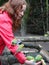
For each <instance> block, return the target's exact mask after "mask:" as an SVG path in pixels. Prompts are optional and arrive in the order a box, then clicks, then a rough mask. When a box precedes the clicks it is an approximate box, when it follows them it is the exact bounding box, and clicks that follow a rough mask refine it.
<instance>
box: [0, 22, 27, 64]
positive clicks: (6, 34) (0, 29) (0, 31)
mask: <svg viewBox="0 0 49 65" xmlns="http://www.w3.org/2000/svg"><path fill="white" fill-rule="evenodd" d="M0 36H1V37H2V39H3V41H4V43H5V45H6V46H7V47H8V49H9V50H10V51H11V52H12V53H13V55H14V56H15V57H16V58H17V59H18V61H19V62H20V63H21V64H23V63H24V62H25V60H26V57H25V55H24V54H23V53H22V52H18V53H17V52H16V50H17V49H18V46H17V45H14V46H13V45H12V42H11V41H12V40H13V39H14V35H13V33H12V27H11V26H10V25H9V24H7V23H4V24H2V25H1V24H0Z"/></svg>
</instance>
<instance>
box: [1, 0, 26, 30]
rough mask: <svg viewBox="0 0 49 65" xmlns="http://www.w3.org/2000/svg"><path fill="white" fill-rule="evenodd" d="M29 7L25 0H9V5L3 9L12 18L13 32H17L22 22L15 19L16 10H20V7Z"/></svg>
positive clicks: (6, 4) (5, 5)
mask: <svg viewBox="0 0 49 65" xmlns="http://www.w3.org/2000/svg"><path fill="white" fill-rule="evenodd" d="M22 5H27V3H26V1H25V0H9V1H8V2H7V3H5V4H4V5H3V6H2V7H1V8H2V9H3V10H6V11H7V12H8V13H9V14H10V15H11V17H12V20H13V30H16V29H17V28H18V27H19V26H20V23H21V22H20V21H21V19H20V20H18V19H17V18H16V19H15V14H16V13H15V12H14V11H15V8H16V9H18V7H19V6H22Z"/></svg>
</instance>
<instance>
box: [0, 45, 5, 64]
mask: <svg viewBox="0 0 49 65" xmlns="http://www.w3.org/2000/svg"><path fill="white" fill-rule="evenodd" d="M4 48H5V44H1V45H0V65H2V63H1V59H2V52H3V50H4Z"/></svg>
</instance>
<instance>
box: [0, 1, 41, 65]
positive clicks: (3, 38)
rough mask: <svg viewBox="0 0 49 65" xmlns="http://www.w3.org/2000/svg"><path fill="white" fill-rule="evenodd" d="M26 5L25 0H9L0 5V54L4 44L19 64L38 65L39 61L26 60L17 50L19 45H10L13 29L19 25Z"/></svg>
mask: <svg viewBox="0 0 49 65" xmlns="http://www.w3.org/2000/svg"><path fill="white" fill-rule="evenodd" d="M26 5H27V3H26V1H25V0H9V1H8V2H7V3H5V4H4V5H3V6H2V7H0V55H1V54H2V52H3V50H4V48H5V46H7V47H8V49H9V50H10V52H11V53H12V54H13V55H14V56H15V57H16V58H17V59H18V61H19V62H20V64H26V65H27V64H28V65H29V64H30V65H32V64H34V65H39V64H40V63H41V61H40V62H38V63H33V62H32V61H28V60H26V57H25V55H24V54H23V53H22V52H21V51H18V52H17V50H18V49H19V46H18V45H12V40H13V39H14V34H13V31H15V30H16V29H18V28H19V27H20V25H21V19H22V17H23V15H24V12H25V10H26ZM0 65H1V63H0Z"/></svg>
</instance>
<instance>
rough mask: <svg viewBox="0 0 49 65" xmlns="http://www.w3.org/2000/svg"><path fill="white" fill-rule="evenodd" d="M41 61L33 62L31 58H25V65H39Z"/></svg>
mask: <svg viewBox="0 0 49 65" xmlns="http://www.w3.org/2000/svg"><path fill="white" fill-rule="evenodd" d="M41 63H42V62H41V61H39V62H37V63H35V62H34V61H33V60H30V61H28V60H26V61H25V65H40V64H41Z"/></svg>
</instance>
